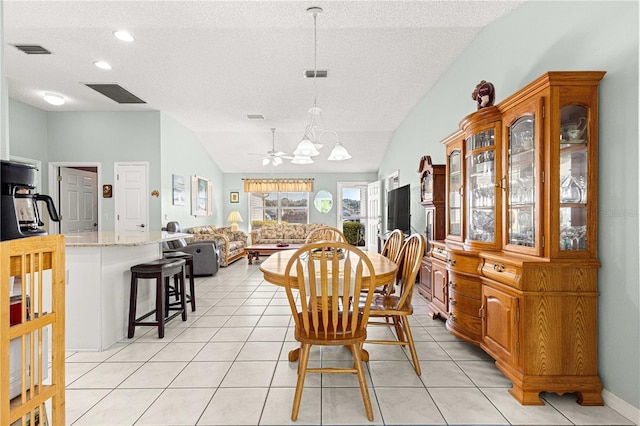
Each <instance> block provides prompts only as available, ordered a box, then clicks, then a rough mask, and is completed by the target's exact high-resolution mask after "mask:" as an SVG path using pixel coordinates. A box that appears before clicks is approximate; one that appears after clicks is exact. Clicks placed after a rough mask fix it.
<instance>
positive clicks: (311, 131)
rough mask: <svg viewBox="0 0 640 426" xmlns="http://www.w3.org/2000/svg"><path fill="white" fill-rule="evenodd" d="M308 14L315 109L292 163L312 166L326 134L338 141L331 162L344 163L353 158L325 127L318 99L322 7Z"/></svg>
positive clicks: (334, 133)
mask: <svg viewBox="0 0 640 426" xmlns="http://www.w3.org/2000/svg"><path fill="white" fill-rule="evenodd" d="M307 12H308V13H311V14H312V15H313V69H314V72H313V107H311V108H310V109H309V114H310V121H309V124H308V125H307V127H306V128H305V130H304V135H303V137H302V140H301V141H300V143H298V146H297V147H296V150H295V151H294V152H293V154H294V155H295V157H294V158H293V160H292V161H291V162H292V163H294V164H311V163H313V160H312V159H311V157H314V156H316V155H319V154H320V149H322V147H323V144H322V143H321V142H320V138H321V137H322V136H323V135H324V134H325V133H330V134H331V135H333V137H334V138H335V140H336V144H335V147H334V148H333V150H332V151H331V155H330V156H329V160H332V161H342V160H348V159H349V158H351V155H349V152H347V149H346V148H345V147H344V146H343V145H342V144H341V143H340V138H339V137H338V134H337V132H336V131H335V130H331V129H328V128H327V127H326V126H325V125H324V121H323V120H322V110H321V109H320V108H319V107H318V105H317V99H318V85H317V82H316V78H317V76H318V26H317V18H318V13H322V8H320V7H310V8H308V9H307Z"/></svg>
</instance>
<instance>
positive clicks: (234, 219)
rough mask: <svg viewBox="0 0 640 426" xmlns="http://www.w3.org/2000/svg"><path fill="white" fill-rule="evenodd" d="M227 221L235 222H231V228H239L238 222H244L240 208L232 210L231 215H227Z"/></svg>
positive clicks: (235, 229) (234, 229)
mask: <svg viewBox="0 0 640 426" xmlns="http://www.w3.org/2000/svg"><path fill="white" fill-rule="evenodd" d="M227 222H233V223H232V224H231V229H232V230H233V231H237V230H238V224H237V222H242V216H240V212H239V211H238V210H231V211H230V212H229V216H227Z"/></svg>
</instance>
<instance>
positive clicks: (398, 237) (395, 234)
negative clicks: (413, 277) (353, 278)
mask: <svg viewBox="0 0 640 426" xmlns="http://www.w3.org/2000/svg"><path fill="white" fill-rule="evenodd" d="M403 244H404V232H402V231H401V230H399V229H394V230H393V231H391V233H390V234H389V237H388V238H387V241H385V243H384V246H382V251H381V252H380V254H381V255H383V256H384V257H386V258H387V259H389V260H391V261H393V262H394V263H398V256H399V255H400V250H401V249H402V245H403ZM394 284H395V280H394V282H392V283H389V284H387V285H386V286H384V288H381V289H377V290H376V293H387V292H389V291H391V293H389V294H393V292H394V291H395V288H394Z"/></svg>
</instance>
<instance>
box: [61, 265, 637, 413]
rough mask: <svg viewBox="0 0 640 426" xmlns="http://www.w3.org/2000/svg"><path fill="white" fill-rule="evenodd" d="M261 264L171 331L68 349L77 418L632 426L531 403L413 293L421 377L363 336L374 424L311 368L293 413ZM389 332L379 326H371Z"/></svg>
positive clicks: (572, 406) (276, 298)
mask: <svg viewBox="0 0 640 426" xmlns="http://www.w3.org/2000/svg"><path fill="white" fill-rule="evenodd" d="M258 268H259V262H258V264H254V265H247V264H246V262H243V261H238V262H235V263H234V264H232V265H231V266H229V267H227V268H221V269H220V271H219V272H218V274H217V275H216V276H214V277H208V278H198V279H197V283H196V294H197V304H198V309H197V311H196V312H193V313H192V312H189V319H188V321H186V322H183V321H181V320H180V318H176V319H174V320H173V321H171V322H170V323H169V324H168V326H167V331H166V335H165V338H164V339H158V338H157V331H156V329H152V328H151V327H138V328H137V330H136V335H135V337H134V338H133V339H125V340H123V341H122V342H120V343H118V344H116V345H115V346H114V347H112V348H110V349H109V350H107V351H104V352H70V353H68V354H67V360H66V361H67V362H66V379H67V391H66V407H67V412H66V419H67V424H68V425H110V426H111V425H285V424H299V425H303V424H313V425H320V424H322V425H336V424H341V425H347V424H386V425H409V424H416V425H417V424H423V425H425V424H428V425H445V424H457V425H460V424H463V425H472V424H491V425H503V424H504V425H509V424H514V425H521V424H527V425H533V424H536V425H572V424H576V425H596V424H597V425H604V424H606V425H613V424H615V425H623V424H633V422H631V421H629V420H628V419H626V418H624V417H623V416H621V415H620V414H619V413H617V412H615V411H614V410H612V409H611V408H609V407H606V406H605V407H581V406H580V405H578V404H577V403H576V402H575V398H576V397H575V395H564V396H562V397H560V396H558V395H555V394H543V398H544V400H545V402H546V404H545V405H544V406H535V407H531V406H528V407H525V406H521V405H520V404H518V403H517V402H516V401H515V399H513V398H512V397H511V396H510V395H509V393H508V392H507V389H508V388H509V387H510V382H509V381H508V380H507V379H506V378H505V377H504V376H503V375H502V374H501V373H500V371H498V370H497V369H496V368H495V366H494V364H493V362H492V360H491V359H490V358H489V357H488V356H487V355H486V354H485V353H484V352H483V351H482V350H480V349H478V348H477V347H475V346H473V345H470V344H467V343H465V342H462V341H460V340H458V339H457V338H455V337H453V336H452V335H451V334H449V333H448V332H447V330H446V329H445V328H444V324H443V322H442V321H440V320H435V321H434V320H432V319H431V318H429V317H428V316H427V313H428V310H427V304H426V301H425V299H423V298H422V297H419V296H417V297H415V298H414V307H415V314H414V316H413V318H412V324H413V332H414V336H415V340H416V346H417V351H418V355H419V359H420V360H421V366H422V376H421V377H418V376H417V375H416V374H415V371H414V370H413V367H412V364H411V362H410V361H409V358H408V357H407V355H408V350H404V349H402V348H401V347H398V346H380V345H366V346H365V348H366V349H368V350H369V352H370V356H371V361H370V362H369V363H368V364H367V365H366V371H367V383H368V385H369V386H370V394H371V402H372V404H373V409H374V416H375V418H374V421H373V422H371V423H370V422H368V421H367V418H366V415H365V412H364V407H363V405H362V400H361V395H360V390H359V388H358V382H357V379H356V377H355V376H352V375H322V376H321V375H313V374H310V375H307V379H306V382H305V390H304V393H303V396H302V405H301V409H300V415H299V417H298V421H297V422H295V423H293V422H291V420H290V416H291V406H292V402H293V393H294V389H295V383H296V367H297V363H289V362H288V361H287V353H288V351H289V350H290V349H293V348H295V347H296V346H297V343H296V342H295V340H294V338H293V334H292V320H291V313H290V311H289V306H288V304H287V300H286V296H285V294H284V291H283V290H282V289H279V288H278V287H276V286H274V285H272V284H269V283H267V282H265V281H264V280H263V279H262V274H261V272H260V271H259V269H258ZM385 333H389V331H388V330H386V329H384V328H382V327H375V328H373V330H372V331H370V335H371V334H377V335H382V334H385ZM311 357H312V361H310V366H311V365H312V364H313V365H319V364H322V365H325V366H327V365H334V366H339V365H345V364H346V365H348V364H349V363H351V362H352V361H351V355H350V353H349V352H348V351H347V350H345V349H343V348H323V349H322V350H320V349H319V348H315V350H314V352H312V355H311Z"/></svg>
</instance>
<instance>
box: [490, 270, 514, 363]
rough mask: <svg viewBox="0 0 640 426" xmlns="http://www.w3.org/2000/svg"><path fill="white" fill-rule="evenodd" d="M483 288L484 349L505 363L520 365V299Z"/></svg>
mask: <svg viewBox="0 0 640 426" xmlns="http://www.w3.org/2000/svg"><path fill="white" fill-rule="evenodd" d="M483 283H484V284H485V285H483V286H482V302H483V303H482V309H483V316H482V319H483V322H482V347H483V348H484V349H485V350H486V351H487V352H489V353H490V354H492V355H493V356H494V357H495V358H499V359H501V360H503V361H505V362H508V363H513V364H518V316H519V315H518V297H517V296H514V295H511V294H509V293H506V292H502V291H500V290H497V289H495V288H493V287H490V286H489V284H488V283H487V282H485V281H484V280H483Z"/></svg>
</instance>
